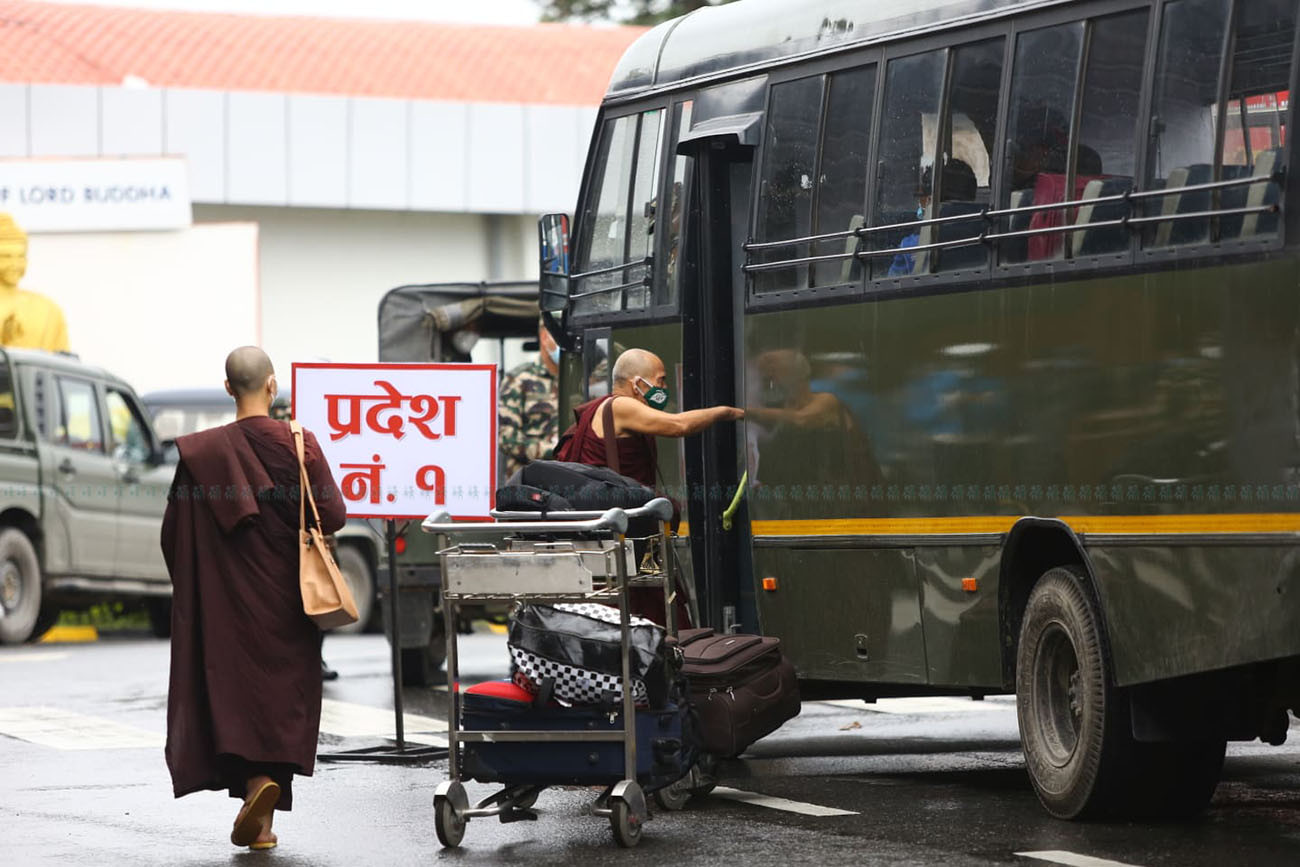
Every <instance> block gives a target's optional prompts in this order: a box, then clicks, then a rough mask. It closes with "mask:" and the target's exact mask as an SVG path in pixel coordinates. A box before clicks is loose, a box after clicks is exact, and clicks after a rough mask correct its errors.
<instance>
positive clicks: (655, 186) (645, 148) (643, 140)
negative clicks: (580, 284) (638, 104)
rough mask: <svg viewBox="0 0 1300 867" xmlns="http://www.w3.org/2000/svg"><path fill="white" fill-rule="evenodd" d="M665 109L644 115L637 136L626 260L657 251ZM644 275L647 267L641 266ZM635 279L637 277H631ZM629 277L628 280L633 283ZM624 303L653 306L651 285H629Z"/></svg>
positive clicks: (631, 307) (632, 307)
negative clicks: (656, 235) (655, 245)
mask: <svg viewBox="0 0 1300 867" xmlns="http://www.w3.org/2000/svg"><path fill="white" fill-rule="evenodd" d="M662 123H663V112H662V111H648V112H646V113H645V114H643V115H641V134H640V136H639V137H638V139H637V154H636V179H635V181H634V182H633V188H632V211H631V213H630V214H628V255H627V259H626V261H628V262H641V261H644V260H646V259H647V258H649V257H650V256H651V255H652V254H653V252H654V227H655V217H656V214H655V210H656V208H657V207H658V196H659V151H660V148H661V147H662V144H663V142H662V141H661V140H660V134H661V133H662V130H661V129H660V127H661V125H662ZM637 273H639V274H640V276H642V277H644V276H645V273H644V269H639V270H638V272H637ZM632 279H635V278H632ZM632 279H628V280H627V281H626V282H629V283H630V282H632ZM625 292H626V301H625V302H624V304H625V306H626V307H627V309H629V310H641V309H644V308H646V307H648V306H650V287H649V286H647V285H644V284H643V285H640V286H636V287H629V288H628V289H627V290H625Z"/></svg>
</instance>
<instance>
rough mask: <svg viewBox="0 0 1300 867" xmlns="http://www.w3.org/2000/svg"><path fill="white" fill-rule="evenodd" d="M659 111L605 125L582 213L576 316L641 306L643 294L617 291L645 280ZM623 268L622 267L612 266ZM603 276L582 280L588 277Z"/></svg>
mask: <svg viewBox="0 0 1300 867" xmlns="http://www.w3.org/2000/svg"><path fill="white" fill-rule="evenodd" d="M661 115H662V111H661V110H660V109H655V110H654V111H647V112H644V113H643V114H640V115H628V116H625V117H620V118H615V119H613V120H610V121H608V122H606V124H605V129H604V131H603V134H602V135H601V143H600V149H599V151H598V153H597V157H596V168H595V176H596V180H595V182H594V183H593V184H592V186H591V188H590V190H589V191H588V196H589V197H590V199H589V201H588V202H587V205H586V207H585V208H584V211H583V220H582V227H583V228H582V235H581V237H580V238H579V239H578V256H577V265H576V269H575V279H574V281H573V284H574V285H573V294H574V296H575V297H574V306H573V309H574V312H575V313H579V314H582V313H597V312H605V311H610V310H622V309H624V308H625V307H626V306H645V304H646V302H647V300H648V299H647V298H646V297H645V294H646V293H645V292H644V291H640V290H639V289H638V288H633V289H631V290H629V291H628V298H627V303H625V299H624V291H622V289H621V287H625V286H628V285H629V284H637V283H639V281H641V280H643V279H644V278H645V276H646V268H647V267H649V266H648V263H647V261H646V259H647V255H648V253H649V250H650V233H651V231H652V230H653V227H654V220H653V217H654V211H653V199H654V195H655V194H654V190H655V182H656V180H657V178H658V163H659V131H660V129H659V128H660V125H661V124H660V117H661ZM623 264H626V265H627V267H626V268H622V269H618V268H617V267H616V266H618V265H623ZM611 267H614V268H615V270H612V271H609V270H605V271H603V273H596V274H592V275H591V276H589V277H583V276H582V275H583V274H586V273H588V272H593V271H596V272H600V271H602V269H609V268H611Z"/></svg>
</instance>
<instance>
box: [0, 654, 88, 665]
mask: <svg viewBox="0 0 1300 867" xmlns="http://www.w3.org/2000/svg"><path fill="white" fill-rule="evenodd" d="M71 655H72V654H71V653H12V654H11V653H6V654H3V655H0V663H5V662H54V661H56V660H59V659H67V658H68V657H69V656H71Z"/></svg>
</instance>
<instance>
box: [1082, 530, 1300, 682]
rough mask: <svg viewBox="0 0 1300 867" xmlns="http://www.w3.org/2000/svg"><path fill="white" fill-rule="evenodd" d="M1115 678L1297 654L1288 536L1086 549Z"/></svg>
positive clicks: (1296, 597)
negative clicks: (1266, 541)
mask: <svg viewBox="0 0 1300 867" xmlns="http://www.w3.org/2000/svg"><path fill="white" fill-rule="evenodd" d="M1088 556H1089V558H1090V559H1091V561H1092V566H1093V570H1094V572H1095V574H1096V576H1097V586H1098V588H1099V590H1100V592H1101V597H1102V600H1103V604H1104V606H1105V611H1106V625H1107V631H1108V634H1109V638H1110V642H1111V647H1112V649H1113V652H1114V660H1115V672H1114V678H1115V682H1116V683H1117V684H1119V685H1120V686H1127V685H1129V684H1134V683H1145V682H1149V681H1154V680H1162V679H1165V678H1171V677H1179V676H1182V675H1188V674H1195V673H1198V672H1203V671H1215V670H1218V669H1223V668H1229V667H1232V666H1237V665H1244V664H1247V663H1252V662H1259V661H1264V660H1270V659H1281V658H1284V657H1288V656H1296V655H1300V630H1298V629H1296V624H1297V623H1300V548H1298V547H1297V546H1296V545H1294V544H1291V545H1269V546H1263V545H1256V546H1249V545H1233V544H1232V543H1230V542H1226V543H1223V544H1220V545H1215V546H1213V547H1211V546H1200V545H1197V546H1176V545H1151V546H1141V547H1136V546H1135V547H1111V546H1101V545H1099V546H1096V547H1090V548H1089V549H1088Z"/></svg>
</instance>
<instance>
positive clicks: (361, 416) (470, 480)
mask: <svg viewBox="0 0 1300 867" xmlns="http://www.w3.org/2000/svg"><path fill="white" fill-rule="evenodd" d="M293 416H294V418H296V419H297V420H298V421H300V422H302V424H303V427H305V428H307V430H309V431H311V432H312V433H313V434H315V435H316V440H317V441H318V442H319V443H320V447H321V449H322V450H323V451H324V452H325V457H326V459H327V460H328V461H329V465H330V471H331V472H332V473H333V474H334V481H335V482H337V483H338V486H339V489H340V490H341V491H342V492H343V499H344V500H345V501H346V503H347V508H348V516H349V517H352V518H399V519H404V520H405V519H411V520H417V519H418V520H423V519H424V518H426V517H428V516H429V515H430V514H433V513H434V512H441V511H447V512H450V513H451V514H452V516H453V517H455V518H481V519H487V518H488V514H489V512H490V511H491V510H492V508H493V506H494V504H495V502H496V477H497V467H496V456H497V368H496V365H495V364H316V363H311V364H295V365H293Z"/></svg>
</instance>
